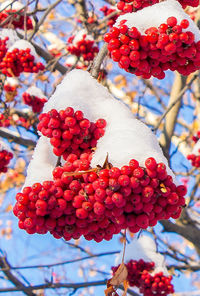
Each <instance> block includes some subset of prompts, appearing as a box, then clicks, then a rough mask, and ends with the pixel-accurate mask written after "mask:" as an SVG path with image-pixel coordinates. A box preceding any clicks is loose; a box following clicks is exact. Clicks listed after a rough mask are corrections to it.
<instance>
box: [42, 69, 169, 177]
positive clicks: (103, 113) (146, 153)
mask: <svg viewBox="0 0 200 296" xmlns="http://www.w3.org/2000/svg"><path fill="white" fill-rule="evenodd" d="M67 106H71V107H73V108H74V109H75V110H82V111H83V112H84V115H85V117H86V118H88V119H89V120H91V121H96V120H97V119H98V118H104V119H105V120H106V121H107V127H106V132H105V135H104V137H102V138H101V139H100V140H99V141H98V145H97V149H96V151H95V153H94V156H93V159H92V162H91V165H92V167H95V166H96V165H103V163H104V161H105V159H106V156H107V153H108V159H109V162H111V163H112V164H113V165H114V166H118V167H121V166H123V165H127V164H128V163H129V161H130V160H131V159H132V158H135V159H137V160H138V161H139V163H140V165H142V166H144V163H145V160H146V159H147V158H148V157H154V158H155V159H156V160H157V161H158V162H164V163H165V164H166V166H168V164H167V160H166V158H165V157H164V155H163V153H162V150H161V148H160V146H159V144H158V141H157V139H156V136H155V135H154V134H153V132H152V131H151V130H150V129H149V128H148V127H147V126H145V125H144V124H143V123H142V122H140V121H139V120H137V119H135V118H134V116H133V114H132V112H131V111H130V109H129V108H128V107H127V106H126V105H124V104H123V103H122V102H120V101H118V100H116V99H114V98H113V97H112V95H111V94H110V93H109V92H108V90H107V89H106V88H105V87H104V86H102V85H101V84H99V83H98V82H97V81H96V80H95V79H94V78H92V77H91V75H90V74H89V73H88V72H86V71H83V70H73V71H71V72H70V73H68V74H67V75H66V76H65V78H64V79H63V81H62V83H61V84H60V85H58V87H57V89H56V91H55V93H54V94H53V95H52V97H51V98H50V99H49V101H48V102H47V103H46V104H45V105H44V108H43V112H48V111H50V110H51V109H54V108H55V109H57V110H59V111H60V110H62V109H65V108H66V107H67ZM167 170H168V173H169V174H170V175H172V176H173V173H172V171H171V170H170V169H169V168H167Z"/></svg>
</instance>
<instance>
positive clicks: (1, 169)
mask: <svg viewBox="0 0 200 296" xmlns="http://www.w3.org/2000/svg"><path fill="white" fill-rule="evenodd" d="M12 158H13V154H12V152H10V151H7V150H6V149H4V148H3V147H1V150H0V173H6V172H7V171H8V167H7V166H8V164H9V162H10V160H11V159H12Z"/></svg>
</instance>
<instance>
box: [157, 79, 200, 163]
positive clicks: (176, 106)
mask: <svg viewBox="0 0 200 296" xmlns="http://www.w3.org/2000/svg"><path fill="white" fill-rule="evenodd" d="M197 77H198V74H194V75H193V77H192V79H191V80H190V82H189V83H187V84H186V77H185V76H182V75H180V74H178V73H177V74H176V77H175V81H174V84H173V87H172V91H171V95H170V100H169V105H168V108H167V110H166V111H165V113H164V114H163V115H162V116H161V118H160V120H159V122H158V124H157V125H156V127H155V129H154V130H155V131H156V130H157V129H158V128H159V126H160V124H161V122H162V120H163V119H164V118H165V124H164V129H163V134H162V136H161V139H160V143H161V145H162V147H163V150H164V154H165V156H166V157H167V158H168V159H169V149H170V146H171V138H172V135H173V133H174V129H175V125H176V121H177V117H178V113H179V110H180V107H181V103H182V96H183V95H184V93H185V92H186V90H188V88H189V87H190V85H191V84H192V82H193V81H194V80H195V79H196V78H197Z"/></svg>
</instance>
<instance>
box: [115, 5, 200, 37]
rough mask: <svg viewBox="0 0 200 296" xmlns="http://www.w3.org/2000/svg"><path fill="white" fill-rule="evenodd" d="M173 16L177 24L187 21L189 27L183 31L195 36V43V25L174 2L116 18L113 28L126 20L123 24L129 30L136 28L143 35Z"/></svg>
mask: <svg viewBox="0 0 200 296" xmlns="http://www.w3.org/2000/svg"><path fill="white" fill-rule="evenodd" d="M171 16H174V17H176V18H177V21H178V24H180V22H181V20H183V19H187V20H188V21H189V24H190V25H189V27H188V28H187V29H183V32H185V31H191V32H193V34H194V35H195V41H196V42H197V41H199V40H200V32H199V29H198V27H197V26H196V25H195V23H194V22H193V21H192V20H191V18H190V16H189V15H188V14H187V13H185V12H184V10H183V8H182V6H181V4H180V3H179V2H178V1H176V0H167V1H164V2H160V3H157V4H154V5H152V6H149V7H145V8H143V9H142V10H139V11H137V12H134V13H127V14H124V15H121V16H120V17H118V19H117V21H116V23H115V26H116V27H117V26H118V25H119V23H120V21H122V20H127V22H126V23H125V24H126V25H127V26H128V27H129V28H131V27H137V29H138V30H139V31H140V33H141V34H144V32H145V30H146V29H148V28H150V27H159V26H160V25H161V24H162V23H166V20H167V18H168V17H171Z"/></svg>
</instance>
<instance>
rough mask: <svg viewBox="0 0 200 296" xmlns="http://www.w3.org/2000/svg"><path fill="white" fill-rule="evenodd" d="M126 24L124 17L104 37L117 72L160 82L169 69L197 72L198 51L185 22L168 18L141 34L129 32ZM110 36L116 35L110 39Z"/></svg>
mask: <svg viewBox="0 0 200 296" xmlns="http://www.w3.org/2000/svg"><path fill="white" fill-rule="evenodd" d="M134 2H135V1H134ZM120 5H121V1H120ZM123 7H127V5H125V6H123ZM126 22H127V21H126V19H125V16H124V20H121V22H119V24H118V25H117V26H116V27H115V26H114V27H112V29H111V30H110V31H109V33H107V34H106V35H105V41H106V42H108V50H109V52H110V56H111V58H112V59H113V60H114V61H115V62H118V65H119V67H120V68H123V69H125V71H127V72H130V73H133V74H135V75H137V76H142V77H143V78H144V79H149V78H150V77H151V76H154V77H156V78H158V79H163V78H164V77H165V71H166V70H168V69H170V70H171V71H175V70H177V71H178V72H179V73H180V74H182V75H189V74H190V73H192V72H194V71H195V70H197V69H199V67H200V48H199V47H198V42H196V41H195V36H194V33H193V32H191V31H190V29H189V25H190V23H189V21H188V20H187V19H183V20H181V22H180V24H179V23H178V21H177V18H176V17H174V16H171V17H169V18H168V19H167V20H166V23H163V24H161V25H160V26H159V27H158V28H156V27H150V28H148V29H147V30H145V33H144V34H142V33H140V31H139V30H138V29H137V28H136V27H130V28H128V26H126ZM186 29H188V30H187V31H186V32H183V30H186ZM112 32H117V33H116V34H115V33H113V35H112Z"/></svg>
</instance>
